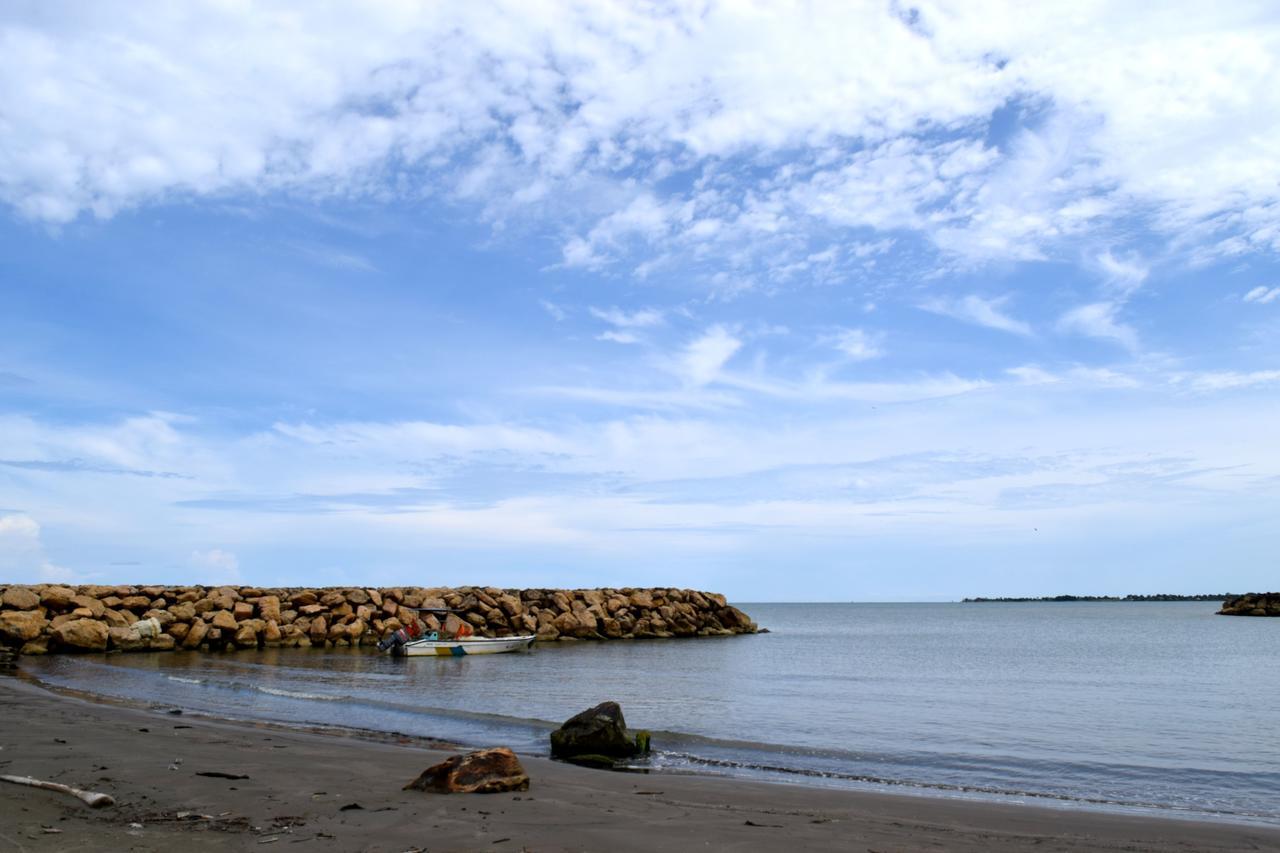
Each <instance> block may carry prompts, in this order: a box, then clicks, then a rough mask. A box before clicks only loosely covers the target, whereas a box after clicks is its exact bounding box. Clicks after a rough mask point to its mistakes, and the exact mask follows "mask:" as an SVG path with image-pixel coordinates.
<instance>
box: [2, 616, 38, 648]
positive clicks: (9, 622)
mask: <svg viewBox="0 0 1280 853" xmlns="http://www.w3.org/2000/svg"><path fill="white" fill-rule="evenodd" d="M48 624H49V623H48V621H47V620H46V619H45V618H44V617H43V616H41V615H40V611H38V610H4V611H0V637H3V638H4V639H6V640H8V641H9V642H11V643H25V642H27V641H28V640H34V639H35V638H36V637H38V636H40V632H41V631H43V630H44V627H45V626H46V625H48Z"/></svg>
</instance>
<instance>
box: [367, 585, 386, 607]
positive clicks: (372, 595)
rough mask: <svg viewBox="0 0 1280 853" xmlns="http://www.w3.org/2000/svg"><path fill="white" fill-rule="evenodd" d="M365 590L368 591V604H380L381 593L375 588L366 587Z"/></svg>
mask: <svg viewBox="0 0 1280 853" xmlns="http://www.w3.org/2000/svg"><path fill="white" fill-rule="evenodd" d="M365 592H367V593H369V603H370V604H372V605H373V606H374V607H381V606H382V593H380V592H378V591H377V590H376V589H366V590H365Z"/></svg>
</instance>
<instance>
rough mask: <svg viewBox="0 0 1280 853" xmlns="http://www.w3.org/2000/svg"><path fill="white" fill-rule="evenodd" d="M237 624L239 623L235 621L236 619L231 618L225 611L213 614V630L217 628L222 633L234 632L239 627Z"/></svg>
mask: <svg viewBox="0 0 1280 853" xmlns="http://www.w3.org/2000/svg"><path fill="white" fill-rule="evenodd" d="M239 624H240V623H238V622H237V621H236V617H234V616H232V615H231V614H230V613H229V612H227V611H226V610H219V611H218V612H216V613H214V614H213V627H215V628H219V629H221V630H223V631H235V630H236V629H237V628H238V627H239Z"/></svg>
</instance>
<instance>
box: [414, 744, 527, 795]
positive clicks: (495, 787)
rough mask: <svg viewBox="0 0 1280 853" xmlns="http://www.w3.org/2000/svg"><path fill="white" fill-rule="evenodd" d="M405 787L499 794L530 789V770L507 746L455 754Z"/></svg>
mask: <svg viewBox="0 0 1280 853" xmlns="http://www.w3.org/2000/svg"><path fill="white" fill-rule="evenodd" d="M404 790H406V791H427V792H428V793H432V794H500V793H503V792H505V791H527V790H529V774H528V773H526V772H525V771H524V767H523V766H521V764H520V759H518V758H516V754H515V753H514V752H512V751H511V750H509V749H507V748H506V747H497V748H494V749H481V750H477V751H475V752H468V753H467V754H465V755H453V756H450V757H449V758H447V759H445V760H444V761H442V762H440V763H439V764H436V765H433V766H431V767H428V768H427V769H426V770H423V771H422V774H421V775H420V776H418V778H417V779H414V780H413V781H412V782H410V783H409V784H408V785H405V786H404Z"/></svg>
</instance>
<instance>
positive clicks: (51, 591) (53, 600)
mask: <svg viewBox="0 0 1280 853" xmlns="http://www.w3.org/2000/svg"><path fill="white" fill-rule="evenodd" d="M75 596H76V594H75V592H73V591H72V590H70V589H67V588H66V587H65V586H47V587H45V588H44V589H42V590H41V591H40V603H41V604H43V605H44V606H45V607H49V608H52V609H54V610H70V609H71V599H73V598H75Z"/></svg>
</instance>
